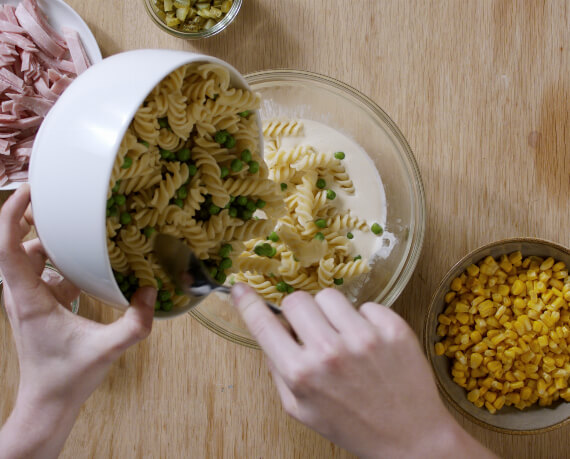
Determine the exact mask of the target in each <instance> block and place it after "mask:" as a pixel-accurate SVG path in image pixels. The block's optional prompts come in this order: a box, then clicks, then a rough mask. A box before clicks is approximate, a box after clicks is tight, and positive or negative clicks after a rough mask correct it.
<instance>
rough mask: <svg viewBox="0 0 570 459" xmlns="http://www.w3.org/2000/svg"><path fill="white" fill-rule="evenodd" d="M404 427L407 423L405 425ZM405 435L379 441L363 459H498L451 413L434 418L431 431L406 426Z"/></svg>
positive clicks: (362, 456)
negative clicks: (462, 426) (391, 441)
mask: <svg viewBox="0 0 570 459" xmlns="http://www.w3.org/2000/svg"><path fill="white" fill-rule="evenodd" d="M402 427H403V430H406V429H405V426H402ZM406 431H407V435H406V438H402V439H401V442H400V443H394V444H390V445H388V444H386V443H383V442H379V444H378V445H377V446H376V448H373V449H372V450H369V451H367V452H366V453H364V454H362V455H361V456H360V457H361V458H362V459H380V458H382V459H387V458H400V457H406V458H411V459H413V458H421V459H431V458H434V459H455V458H458V457H461V458H463V459H497V456H496V455H495V454H493V453H492V452H491V451H490V450H488V449H487V448H485V447H484V446H483V445H482V444H481V443H479V442H478V441H477V440H475V439H474V438H473V437H471V435H469V434H468V433H467V432H466V431H465V430H463V429H462V428H461V426H460V425H459V424H458V423H457V422H456V421H455V420H454V419H453V418H452V417H451V416H449V417H448V418H447V419H446V420H443V419H440V420H434V429H433V430H432V431H429V430H425V431H414V430H413V429H411V430H406Z"/></svg>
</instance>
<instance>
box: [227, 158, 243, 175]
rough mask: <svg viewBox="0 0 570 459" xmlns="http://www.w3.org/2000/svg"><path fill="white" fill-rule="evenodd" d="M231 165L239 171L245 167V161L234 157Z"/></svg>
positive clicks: (235, 170)
mask: <svg viewBox="0 0 570 459" xmlns="http://www.w3.org/2000/svg"><path fill="white" fill-rule="evenodd" d="M230 167H231V169H232V171H234V172H239V171H241V170H242V169H243V162H241V160H239V159H234V160H233V161H232V163H231V164H230Z"/></svg>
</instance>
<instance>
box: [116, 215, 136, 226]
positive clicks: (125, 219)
mask: <svg viewBox="0 0 570 459" xmlns="http://www.w3.org/2000/svg"><path fill="white" fill-rule="evenodd" d="M132 219H133V218H132V217H131V214H129V213H128V212H123V213H122V214H121V216H120V217H119V221H120V222H121V225H128V224H129V223H131V221H132Z"/></svg>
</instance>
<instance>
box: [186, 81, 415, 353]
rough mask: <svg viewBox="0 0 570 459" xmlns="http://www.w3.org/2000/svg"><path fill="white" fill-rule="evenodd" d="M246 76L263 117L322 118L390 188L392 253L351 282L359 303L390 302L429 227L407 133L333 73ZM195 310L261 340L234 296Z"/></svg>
mask: <svg viewBox="0 0 570 459" xmlns="http://www.w3.org/2000/svg"><path fill="white" fill-rule="evenodd" d="M245 78H246V80H247V82H248V83H249V85H250V86H251V89H252V90H253V91H256V92H259V93H260V94H261V97H262V106H261V109H260V115H261V118H262V119H272V118H293V119H298V118H304V119H309V120H313V121H319V122H321V123H323V124H326V125H328V126H330V127H332V128H334V129H336V130H338V131H339V132H341V133H343V134H345V135H346V136H348V137H349V138H351V139H352V140H354V141H355V142H356V143H357V144H359V145H360V146H361V147H362V148H363V149H364V150H365V151H366V152H367V153H368V156H370V158H371V159H372V161H373V163H374V165H375V166H376V168H377V170H378V172H379V174H380V177H381V179H382V182H383V184H384V190H385V194H386V200H387V219H386V228H385V231H386V232H388V233H391V234H392V235H394V238H393V241H391V242H390V243H391V244H392V247H391V250H390V251H389V254H388V255H387V256H386V258H381V259H376V260H377V261H375V262H374V263H373V264H372V266H371V268H372V269H371V272H370V274H369V275H368V276H367V277H366V278H365V280H364V281H363V282H361V283H359V284H358V285H357V290H355V289H354V285H353V286H352V288H349V286H347V289H348V291H346V292H345V293H347V294H348V295H349V298H350V299H351V300H352V301H353V302H354V304H356V305H360V304H362V303H364V302H366V301H375V302H379V303H382V304H384V305H385V306H391V305H392V304H393V303H394V301H395V300H396V299H397V298H398V296H399V295H400V293H401V292H402V290H403V289H404V287H405V286H406V284H407V282H408V280H409V279H410V276H411V275H412V272H413V271H414V268H415V267H416V264H417V262H418V258H419V255H420V252H421V248H422V244H423V239H424V229H425V197H424V190H423V185H422V180H421V177H420V173H419V170H418V166H417V164H416V160H415V158H414V155H413V153H412V150H411V149H410V146H409V145H408V142H407V141H406V139H405V138H404V136H403V134H402V133H401V132H400V130H399V129H398V127H397V126H396V124H395V123H394V122H393V121H392V120H391V119H390V117H389V116H388V115H387V114H386V113H385V112H384V111H383V110H382V109H381V108H380V107H379V106H378V105H376V103H374V102H373V101H372V100H370V99H369V98H368V97H366V96H365V95H363V94H362V93H360V92H358V91H356V90H355V89H353V88H351V87H350V86H348V85H346V84H344V83H341V82H339V81H337V80H334V79H332V78H329V77H326V76H323V75H318V74H315V73H310V72H303V71H297V70H268V71H262V72H257V73H253V74H250V75H247V76H246V77H245ZM351 178H352V179H353V181H355V182H356V181H358V178H357V177H351ZM363 256H364V254H363ZM349 285H350V284H349ZM190 314H191V315H192V316H193V317H194V318H195V319H197V320H198V321H199V322H201V323H202V324H203V325H205V326H206V327H208V328H209V329H210V330H212V331H214V332H216V333H218V334H219V335H220V336H223V337H225V338H227V339H230V340H231V341H234V342H236V343H239V344H243V345H245V346H250V347H257V344H256V342H255V341H254V340H253V339H252V338H251V336H250V335H249V333H248V331H247V329H246V327H245V325H244V324H243V323H242V322H241V319H240V318H239V317H238V315H237V313H236V312H235V310H234V308H233V307H232V306H231V304H230V302H229V299H228V298H227V297H222V296H221V295H212V296H211V298H208V299H207V300H206V301H204V302H202V303H201V304H200V305H199V306H198V307H196V308H195V309H193V310H192V311H190Z"/></svg>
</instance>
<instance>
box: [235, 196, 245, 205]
mask: <svg viewBox="0 0 570 459" xmlns="http://www.w3.org/2000/svg"><path fill="white" fill-rule="evenodd" d="M237 203H238V205H239V206H245V205H246V204H247V196H238V198H237Z"/></svg>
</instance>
